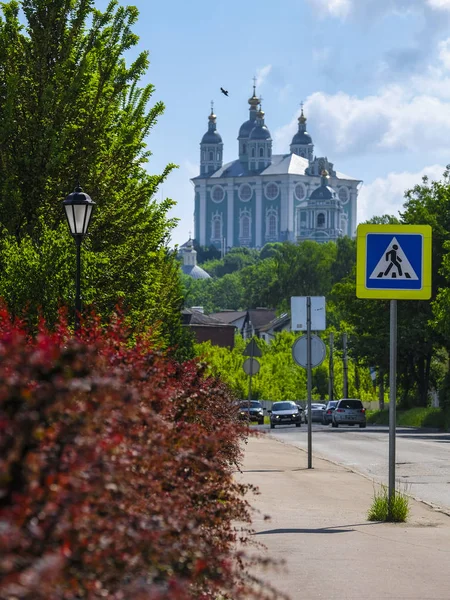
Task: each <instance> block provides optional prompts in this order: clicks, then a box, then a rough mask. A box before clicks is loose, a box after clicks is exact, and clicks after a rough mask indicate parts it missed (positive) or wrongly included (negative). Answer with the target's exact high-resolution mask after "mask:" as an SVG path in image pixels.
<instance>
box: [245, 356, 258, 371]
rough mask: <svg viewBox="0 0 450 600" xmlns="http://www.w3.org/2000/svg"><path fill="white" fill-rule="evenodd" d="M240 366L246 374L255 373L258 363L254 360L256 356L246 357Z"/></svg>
mask: <svg viewBox="0 0 450 600" xmlns="http://www.w3.org/2000/svg"><path fill="white" fill-rule="evenodd" d="M242 368H243V369H244V371H245V372H246V373H247V375H256V374H257V373H259V369H260V364H259V362H258V361H257V360H256V358H247V359H246V360H245V361H244V364H243V365H242Z"/></svg>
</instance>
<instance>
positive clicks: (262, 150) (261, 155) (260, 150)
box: [259, 148, 264, 158]
mask: <svg viewBox="0 0 450 600" xmlns="http://www.w3.org/2000/svg"><path fill="white" fill-rule="evenodd" d="M259 156H260V158H262V157H263V156H264V148H260V149H259Z"/></svg>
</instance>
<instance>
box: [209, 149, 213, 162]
mask: <svg viewBox="0 0 450 600" xmlns="http://www.w3.org/2000/svg"><path fill="white" fill-rule="evenodd" d="M209 160H214V152H212V151H211V152H210V153H209Z"/></svg>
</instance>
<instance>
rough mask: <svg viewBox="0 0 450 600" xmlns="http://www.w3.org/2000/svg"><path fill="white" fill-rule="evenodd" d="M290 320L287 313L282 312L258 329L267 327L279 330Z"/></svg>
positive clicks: (263, 329)
mask: <svg viewBox="0 0 450 600" xmlns="http://www.w3.org/2000/svg"><path fill="white" fill-rule="evenodd" d="M290 320H291V317H290V316H289V315H288V313H284V314H282V315H280V316H279V317H276V318H275V319H273V320H272V321H270V322H269V323H267V325H264V326H263V327H261V329H260V331H268V330H269V329H272V330H273V331H279V330H281V329H282V328H283V327H284V326H285V325H286V324H287V323H289V322H290Z"/></svg>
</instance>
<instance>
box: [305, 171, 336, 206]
mask: <svg viewBox="0 0 450 600" xmlns="http://www.w3.org/2000/svg"><path fill="white" fill-rule="evenodd" d="M328 182H329V180H328V172H327V171H322V175H321V185H320V187H318V188H316V189H315V190H314V191H313V192H312V194H311V196H310V197H309V199H310V200H337V199H338V195H337V194H336V192H335V191H334V190H333V188H332V187H330V186H329V185H328Z"/></svg>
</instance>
